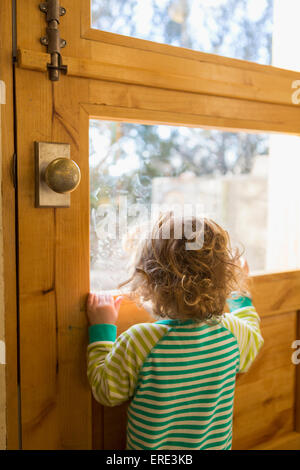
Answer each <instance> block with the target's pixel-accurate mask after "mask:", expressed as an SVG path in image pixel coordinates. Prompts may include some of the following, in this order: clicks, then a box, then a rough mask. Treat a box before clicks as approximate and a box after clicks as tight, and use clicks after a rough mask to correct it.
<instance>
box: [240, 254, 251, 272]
mask: <svg viewBox="0 0 300 470" xmlns="http://www.w3.org/2000/svg"><path fill="white" fill-rule="evenodd" d="M240 266H241V269H242V270H243V271H244V273H245V274H246V275H247V276H248V274H249V265H248V262H247V260H246V259H245V258H240Z"/></svg>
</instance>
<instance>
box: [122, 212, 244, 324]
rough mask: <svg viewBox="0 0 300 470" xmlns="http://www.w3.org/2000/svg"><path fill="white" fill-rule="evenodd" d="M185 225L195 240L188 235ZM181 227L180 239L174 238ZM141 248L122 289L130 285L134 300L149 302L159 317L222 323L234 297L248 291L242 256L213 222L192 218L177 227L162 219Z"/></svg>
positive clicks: (171, 219)
mask: <svg viewBox="0 0 300 470" xmlns="http://www.w3.org/2000/svg"><path fill="white" fill-rule="evenodd" d="M187 222H189V223H190V227H191V228H192V237H191V238H190V235H189V236H188V238H187V236H186V235H185V232H186V231H185V229H184V225H185V224H186V223H187ZM178 223H180V224H182V227H180V228H182V236H181V237H180V238H178V237H176V236H174V235H175V233H176V230H177V233H178ZM176 224H177V225H176ZM168 230H169V235H170V236H169V237H168V238H166V237H165V236H164V234H166V233H167V232H168ZM199 240H201V243H199V246H198V247H196V249H187V245H186V244H187V243H191V242H194V243H197V241H198V242H199ZM135 243H136V240H135ZM138 245H139V246H136V256H135V259H134V262H133V273H132V276H131V277H130V279H129V280H128V281H126V282H125V283H123V284H122V285H123V286H124V285H126V284H128V283H129V284H130V291H131V292H132V294H131V297H133V298H134V300H136V301H137V300H138V302H140V303H143V302H151V306H152V311H153V314H154V315H156V316H158V317H167V318H170V319H178V320H187V319H193V320H195V321H209V320H214V319H218V317H220V316H221V315H222V314H223V312H224V307H225V303H226V299H227V298H228V296H229V294H230V292H232V291H235V290H239V289H241V288H243V289H245V288H246V286H247V275H246V273H245V272H244V271H243V270H242V269H241V264H240V257H241V253H240V252H239V250H238V249H235V250H233V249H232V248H231V244H230V239H229V235H228V233H227V232H226V231H225V230H223V229H222V228H221V227H220V226H219V225H218V224H217V223H216V222H214V221H213V220H211V219H208V218H205V217H204V218H195V217H191V218H189V220H188V219H187V218H185V219H180V222H178V219H176V218H175V217H174V215H173V214H172V213H167V214H164V215H162V216H161V217H160V218H159V220H158V221H157V222H156V223H155V224H154V227H153V229H152V230H151V231H150V232H149V233H148V236H147V238H145V239H144V240H143V241H142V242H141V243H140V244H138ZM132 247H133V244H131V248H132Z"/></svg>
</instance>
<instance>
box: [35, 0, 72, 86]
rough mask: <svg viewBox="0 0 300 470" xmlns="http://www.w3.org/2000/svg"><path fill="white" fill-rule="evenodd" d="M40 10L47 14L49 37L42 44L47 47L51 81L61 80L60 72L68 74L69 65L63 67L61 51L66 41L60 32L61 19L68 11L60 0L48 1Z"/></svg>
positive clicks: (40, 6) (41, 4) (42, 38)
mask: <svg viewBox="0 0 300 470" xmlns="http://www.w3.org/2000/svg"><path fill="white" fill-rule="evenodd" d="M39 9H40V10H41V11H42V12H43V13H45V14H46V21H47V24H48V26H47V29H46V32H47V35H46V36H43V37H41V38H40V41H41V43H42V44H43V45H44V46H47V52H48V53H49V54H50V57H51V62H50V64H47V69H48V71H49V78H50V80H51V81H57V80H59V76H60V72H61V73H63V74H66V73H67V70H68V69H67V65H63V63H62V57H61V53H60V50H61V49H62V48H63V47H65V46H66V44H67V43H66V41H65V39H61V37H60V32H59V28H58V26H59V22H60V17H61V16H64V15H65V14H66V9H65V8H64V7H61V6H60V5H59V0H47V2H43V3H40V5H39Z"/></svg>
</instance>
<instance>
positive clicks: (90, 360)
mask: <svg viewBox="0 0 300 470" xmlns="http://www.w3.org/2000/svg"><path fill="white" fill-rule="evenodd" d="M116 333H117V328H116V326H115V325H109V324H98V325H92V326H90V328H89V339H90V344H89V345H88V349H87V375H88V380H89V383H90V386H91V389H92V393H93V396H94V398H95V400H97V401H98V402H100V403H102V404H103V405H107V406H115V405H119V404H121V403H123V402H125V401H126V400H128V399H129V398H130V397H132V396H133V393H134V390H135V388H136V383H137V371H138V370H139V357H138V355H137V352H136V351H135V348H134V347H133V344H132V341H131V338H130V336H129V334H126V333H124V334H123V335H121V336H119V338H118V339H117V340H116Z"/></svg>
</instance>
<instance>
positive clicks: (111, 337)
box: [87, 296, 168, 406]
mask: <svg viewBox="0 0 300 470" xmlns="http://www.w3.org/2000/svg"><path fill="white" fill-rule="evenodd" d="M89 299H90V300H88V304H87V315H88V318H89V322H90V323H91V326H90V328H89V343H90V344H89V345H88V349H87V375H88V380H89V383H90V386H91V388H92V393H93V396H94V398H95V399H96V400H97V401H98V402H100V403H102V404H103V405H107V406H115V405H119V404H121V403H123V402H125V401H127V400H128V399H129V398H131V397H132V396H133V395H134V391H135V389H136V386H137V382H138V374H139V371H140V369H141V367H142V365H143V363H144V361H145V359H146V357H147V356H148V354H149V352H150V351H151V349H152V348H153V347H154V345H155V344H156V342H157V341H158V340H159V338H160V337H161V336H162V335H163V334H165V331H166V329H168V327H167V326H165V325H155V324H151V323H147V324H138V325H134V326H132V327H131V328H129V330H127V331H125V332H124V333H122V334H121V335H120V336H119V337H118V339H117V340H116V333H117V328H116V326H115V325H114V323H115V321H116V319H117V316H118V304H117V305H116V302H115V301H114V300H113V298H112V297H111V296H94V300H93V301H92V300H91V296H90V297H89ZM103 321H104V322H106V323H104V322H103ZM102 322H103V323H102Z"/></svg>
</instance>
